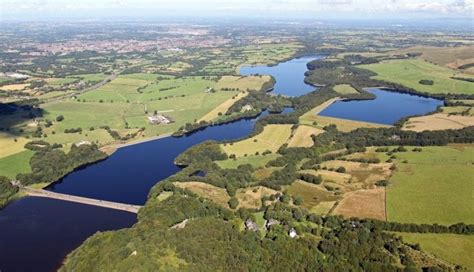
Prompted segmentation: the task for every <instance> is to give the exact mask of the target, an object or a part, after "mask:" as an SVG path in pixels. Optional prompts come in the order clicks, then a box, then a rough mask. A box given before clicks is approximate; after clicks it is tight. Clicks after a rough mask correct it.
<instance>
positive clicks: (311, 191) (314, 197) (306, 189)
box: [285, 180, 338, 211]
mask: <svg viewBox="0 0 474 272" xmlns="http://www.w3.org/2000/svg"><path fill="white" fill-rule="evenodd" d="M285 190H286V191H287V192H288V193H289V194H290V195H292V196H293V197H301V198H302V199H303V203H302V204H301V206H302V207H303V208H306V209H308V210H310V211H311V210H312V209H318V208H317V206H318V205H319V204H320V203H321V202H329V201H335V200H337V199H338V197H337V196H334V194H333V193H332V192H328V191H327V190H325V189H324V188H322V187H321V186H319V185H315V184H311V183H308V182H304V181H301V180H297V181H295V182H293V183H292V184H291V185H290V186H288V187H286V188H285Z"/></svg>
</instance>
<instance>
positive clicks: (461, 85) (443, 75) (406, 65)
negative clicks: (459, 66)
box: [359, 59, 474, 94]
mask: <svg viewBox="0 0 474 272" xmlns="http://www.w3.org/2000/svg"><path fill="white" fill-rule="evenodd" d="M359 67H361V68H365V69H368V70H371V71H373V72H375V73H377V74H378V75H377V76H375V78H376V79H380V80H385V81H390V82H395V83H399V84H402V85H404V86H406V87H410V88H413V89H415V90H417V91H420V92H427V93H433V94H438V93H458V94H461V93H464V94H474V84H473V83H471V82H467V81H462V80H456V79H452V78H451V77H453V76H456V77H466V78H474V76H472V75H469V74H462V73H459V72H458V71H455V70H452V69H449V68H446V67H442V66H438V65H435V64H431V63H429V62H426V61H423V60H419V59H404V60H390V61H385V62H381V63H376V64H369V65H361V66H359ZM422 79H427V80H432V81H433V82H434V84H433V85H423V84H420V83H419V81H420V80H422Z"/></svg>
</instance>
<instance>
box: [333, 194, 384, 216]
mask: <svg viewBox="0 0 474 272" xmlns="http://www.w3.org/2000/svg"><path fill="white" fill-rule="evenodd" d="M334 214H340V215H343V216H345V217H347V218H350V217H358V218H374V219H378V220H385V219H386V218H385V189H384V188H376V189H370V190H358V191H354V192H350V193H347V194H346V195H344V199H342V200H341V201H340V202H339V204H338V205H337V206H336V208H335V209H334Z"/></svg>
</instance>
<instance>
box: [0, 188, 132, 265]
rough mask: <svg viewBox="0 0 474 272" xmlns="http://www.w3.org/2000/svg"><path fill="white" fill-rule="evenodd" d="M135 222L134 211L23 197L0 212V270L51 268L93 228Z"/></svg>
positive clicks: (117, 227)
mask: <svg viewBox="0 0 474 272" xmlns="http://www.w3.org/2000/svg"><path fill="white" fill-rule="evenodd" d="M135 222H136V214H133V213H128V212H122V211H117V210H112V209H106V208H99V207H95V206H89V205H83V204H77V203H72V202H66V201H59V200H54V199H47V198H39V197H24V198H22V199H21V200H18V201H15V202H13V203H10V204H9V205H8V206H7V207H5V208H4V209H3V210H2V211H1V212H0V271H2V272H3V271H5V272H9V271H54V270H56V269H57V268H59V266H60V265H61V261H62V259H63V258H64V257H65V256H66V254H67V253H68V252H71V251H72V250H73V249H74V248H76V247H78V246H79V245H80V244H81V243H82V242H84V240H85V239H86V238H87V237H89V236H91V235H92V234H94V233H95V232H97V231H106V230H116V229H121V228H126V227H130V226H131V225H132V224H134V223H135Z"/></svg>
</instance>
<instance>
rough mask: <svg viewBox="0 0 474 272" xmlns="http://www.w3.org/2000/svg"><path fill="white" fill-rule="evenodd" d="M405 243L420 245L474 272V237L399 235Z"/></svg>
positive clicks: (444, 234)
mask: <svg viewBox="0 0 474 272" xmlns="http://www.w3.org/2000/svg"><path fill="white" fill-rule="evenodd" d="M397 234H400V235H401V236H402V237H403V240H404V241H405V242H408V243H411V244H420V246H421V249H422V250H424V251H427V252H428V253H431V254H433V255H435V256H436V257H439V258H441V259H443V260H445V261H448V262H450V263H454V264H460V265H462V266H463V267H465V268H467V269H468V270H469V271H473V270H474V258H473V252H474V235H459V234H449V233H443V234H440V233H397Z"/></svg>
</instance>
